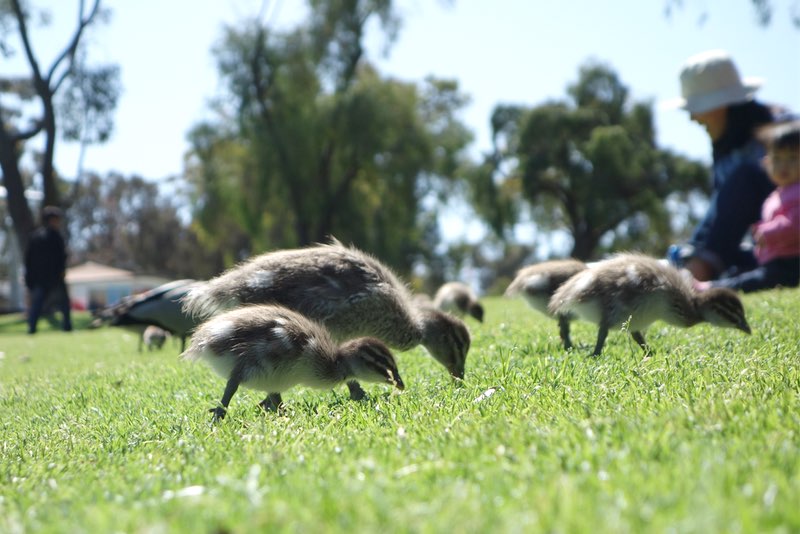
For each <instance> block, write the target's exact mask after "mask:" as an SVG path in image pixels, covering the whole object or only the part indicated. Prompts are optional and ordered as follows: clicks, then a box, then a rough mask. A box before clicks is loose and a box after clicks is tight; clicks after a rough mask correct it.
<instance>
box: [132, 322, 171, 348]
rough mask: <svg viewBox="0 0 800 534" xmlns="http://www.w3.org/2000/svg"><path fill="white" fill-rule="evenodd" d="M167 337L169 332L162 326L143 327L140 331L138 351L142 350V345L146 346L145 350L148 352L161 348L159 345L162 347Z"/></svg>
mask: <svg viewBox="0 0 800 534" xmlns="http://www.w3.org/2000/svg"><path fill="white" fill-rule="evenodd" d="M167 337H169V332H167V331H166V330H164V329H163V328H159V327H157V326H154V325H149V326H148V327H147V328H145V329H144V332H142V337H141V338H139V352H142V346H143V345H144V346H145V347H147V350H148V351H150V352H152V351H154V350H161V347H163V346H164V343H165V342H166V341H167Z"/></svg>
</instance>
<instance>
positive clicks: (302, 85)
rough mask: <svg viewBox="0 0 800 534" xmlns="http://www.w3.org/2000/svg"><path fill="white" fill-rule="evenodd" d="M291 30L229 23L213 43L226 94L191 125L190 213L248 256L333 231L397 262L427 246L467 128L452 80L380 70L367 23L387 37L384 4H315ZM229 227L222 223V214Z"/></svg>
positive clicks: (390, 14)
mask: <svg viewBox="0 0 800 534" xmlns="http://www.w3.org/2000/svg"><path fill="white" fill-rule="evenodd" d="M309 7H310V12H311V16H310V17H309V18H308V19H307V21H306V22H305V23H304V24H302V25H300V26H298V27H297V28H294V29H292V30H291V31H284V32H278V31H273V30H271V29H269V28H267V27H265V26H264V25H263V24H261V23H260V22H258V21H252V20H251V21H247V22H246V23H244V24H241V25H237V26H231V27H227V28H226V29H225V30H224V33H223V36H222V39H221V40H220V44H219V45H218V46H217V47H216V49H215V50H214V55H215V57H216V60H217V65H218V69H219V73H220V76H221V79H222V81H223V84H224V87H225V90H224V91H223V93H222V94H220V95H219V96H218V98H217V99H216V102H215V104H214V106H213V110H214V112H215V116H214V118H213V119H212V120H210V121H207V122H204V123H201V124H198V125H196V126H195V127H194V128H193V130H192V132H191V133H190V140H191V143H192V153H191V157H190V158H189V164H188V165H187V169H186V176H187V178H188V179H189V180H190V181H191V183H192V184H193V185H194V187H195V191H196V202H195V205H196V213H195V215H196V217H197V221H198V222H199V223H200V225H201V227H202V228H203V230H204V232H205V233H206V237H207V238H214V239H216V240H217V241H218V242H219V244H220V246H222V247H224V246H225V245H226V242H227V237H228V236H230V235H231V232H234V233H243V234H244V235H247V236H248V238H249V240H250V244H249V250H248V251H247V252H258V251H263V250H267V249H271V248H278V247H293V246H302V245H308V244H311V243H314V242H320V241H325V240H326V239H327V238H328V236H329V235H335V236H336V237H338V238H340V239H341V240H343V241H346V242H353V243H355V244H357V245H359V246H360V247H362V248H364V249H366V250H368V251H371V252H373V253H376V254H379V255H380V256H381V257H382V258H383V259H384V260H385V261H387V262H389V263H391V264H392V265H394V266H395V267H397V268H399V269H401V270H407V269H409V267H410V265H411V263H412V261H413V260H414V258H415V257H416V258H418V257H419V255H422V254H426V253H431V250H432V247H433V243H434V242H435V241H437V237H436V226H435V224H436V221H435V217H431V216H430V213H426V211H425V209H423V202H422V201H423V199H424V198H426V197H428V196H429V195H445V194H446V191H447V190H448V184H449V183H451V182H452V181H453V180H454V179H455V178H454V176H455V175H456V170H457V168H458V167H459V165H460V163H461V158H462V157H464V156H463V149H464V147H465V146H466V144H467V143H468V142H469V141H470V138H471V134H470V133H469V131H468V130H467V129H466V128H465V127H464V125H463V124H462V123H461V122H460V121H459V120H458V118H457V113H458V111H459V110H460V109H461V108H462V107H463V106H464V105H465V104H466V102H467V100H466V98H465V97H464V96H463V95H462V94H461V93H460V92H459V90H458V86H457V84H456V83H455V82H452V81H447V80H437V79H434V78H429V79H426V80H425V81H424V82H421V83H411V82H402V81H399V80H394V79H390V78H387V77H384V76H382V75H381V74H380V73H379V72H378V71H377V70H376V69H375V68H374V66H373V65H372V64H371V63H370V62H369V60H368V58H367V56H366V53H365V49H364V45H363V41H364V38H365V34H366V29H367V27H371V26H372V25H371V23H372V21H373V20H375V21H376V22H378V24H377V25H375V26H374V27H377V28H381V29H382V31H383V32H384V35H386V36H387V37H388V41H387V42H391V39H392V37H393V36H394V35H395V34H396V31H397V29H398V25H399V21H398V20H397V18H396V16H395V13H394V11H393V9H392V2H390V1H377V0H348V1H334V0H314V1H311V2H309ZM232 221H234V222H235V228H231V222H232Z"/></svg>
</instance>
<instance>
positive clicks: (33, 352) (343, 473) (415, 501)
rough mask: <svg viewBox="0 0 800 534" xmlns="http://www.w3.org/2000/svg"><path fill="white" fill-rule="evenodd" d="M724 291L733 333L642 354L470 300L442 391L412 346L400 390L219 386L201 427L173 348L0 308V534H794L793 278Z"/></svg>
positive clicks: (582, 330)
mask: <svg viewBox="0 0 800 534" xmlns="http://www.w3.org/2000/svg"><path fill="white" fill-rule="evenodd" d="M744 300H745V307H746V309H747V314H748V319H749V321H750V324H751V326H752V328H753V335H752V336H746V335H745V334H743V333H741V332H738V331H733V330H722V329H715V328H713V327H710V326H707V325H701V326H697V327H695V328H692V329H687V330H683V329H678V328H675V327H671V326H667V325H665V324H663V323H657V324H656V325H654V326H653V327H652V328H651V329H650V331H649V332H648V334H649V336H648V341H649V342H650V343H651V345H652V346H653V348H654V349H655V350H656V354H655V355H654V356H653V357H651V358H649V359H646V360H644V359H643V357H642V353H641V351H640V349H639V348H638V346H637V345H636V344H635V343H634V342H633V341H632V340H631V339H630V336H627V335H626V334H624V333H621V332H612V333H611V334H610V335H609V338H608V342H607V344H606V348H605V352H604V354H603V356H601V357H600V358H598V359H593V358H590V357H588V356H587V355H588V354H589V353H590V352H591V350H592V347H593V346H594V341H595V335H596V329H595V327H594V326H593V325H590V324H587V323H574V324H573V340H574V341H575V342H576V343H577V344H578V345H579V347H578V348H577V349H576V350H575V351H573V352H570V353H566V352H565V351H564V350H562V349H561V347H560V345H559V340H558V328H557V325H556V323H555V321H552V320H549V319H547V318H545V317H543V316H541V315H539V314H537V313H536V312H535V311H533V310H530V309H529V308H527V307H526V306H525V304H524V303H523V302H522V301H521V300H507V299H501V298H493V299H485V300H484V305H485V308H486V323H484V324H479V323H476V322H475V321H473V320H472V319H471V318H468V319H467V323H468V326H469V327H470V330H471V332H472V336H473V341H472V349H471V351H470V355H469V358H468V359H467V375H466V380H465V382H464V383H463V384H454V383H453V382H452V381H451V380H450V379H449V378H448V376H447V374H446V373H445V372H444V370H443V368H442V367H440V366H439V365H438V364H437V363H436V362H435V361H434V360H433V359H432V358H430V357H428V356H427V354H426V353H425V351H424V349H422V348H418V349H414V350H412V351H409V352H406V353H400V354H398V360H399V364H400V370H401V373H402V375H403V378H404V380H405V382H406V385H407V389H406V391H405V392H402V393H394V392H391V391H390V389H389V388H388V387H384V386H381V385H367V386H366V387H367V389H368V391H369V394H370V396H369V399H368V400H366V401H363V402H351V401H349V400H348V398H347V388H346V387H344V386H342V387H340V388H337V389H336V390H333V391H317V390H309V389H302V388H298V389H294V390H290V391H289V392H287V393H286V394H284V401H285V402H286V412H285V413H284V414H283V415H277V414H273V413H263V412H261V411H260V410H259V409H258V408H257V406H256V404H257V402H258V401H259V400H261V398H262V396H263V395H261V394H260V392H254V391H250V390H247V389H240V390H239V392H238V393H237V394H236V395H235V396H234V398H233V401H232V403H231V406H230V409H229V411H228V417H227V418H226V419H225V420H224V421H223V422H222V423H221V424H218V425H215V426H212V425H210V414H209V413H208V412H207V410H208V408H210V407H212V406H213V405H214V404H215V403H216V402H217V400H218V399H219V397H220V396H221V395H222V390H223V388H224V382H223V380H222V379H220V378H219V377H217V376H216V375H214V374H213V373H212V371H211V369H210V368H209V367H207V366H206V365H205V364H202V363H199V364H189V363H186V362H182V361H179V360H178V359H177V353H178V345H177V344H173V343H172V342H167V344H166V345H165V348H164V350H162V351H160V352H152V353H148V352H145V353H141V354H140V353H138V352H137V339H136V337H135V336H134V335H133V334H130V333H128V332H125V331H123V330H119V329H111V328H106V329H102V330H94V331H93V330H85V329H79V330H77V331H75V332H72V333H69V334H67V333H62V332H58V331H56V330H53V329H51V328H49V327H48V326H46V325H45V324H43V325H42V327H41V330H40V332H39V334H37V335H36V336H27V335H26V334H25V333H24V325H23V324H22V323H21V321H20V318H19V317H18V316H8V317H2V318H0V405H1V406H2V411H3V414H4V416H3V419H2V422H0V452H1V453H0V532H4V533H5V532H8V533H13V532H37V533H38V532H70V533H80V532H87V533H88V532H92V533H94V532H147V533H151V532H157V533H161V532H164V533H166V532H170V533H171V532H192V533H195V532H214V533H234V532H275V531H290V532H304V533H305V532H349V533H352V532H368V531H371V532H375V531H377V530H378V529H380V530H381V531H384V532H615V533H616V532H703V533H707V532H798V531H800V356H798V347H799V346H800V291H798V290H785V291H771V292H765V293H761V294H755V295H748V296H746V297H745V298H744ZM76 324H77V325H78V326H80V325H85V324H86V318H85V317H84V318H80V317H79V318H78V321H76Z"/></svg>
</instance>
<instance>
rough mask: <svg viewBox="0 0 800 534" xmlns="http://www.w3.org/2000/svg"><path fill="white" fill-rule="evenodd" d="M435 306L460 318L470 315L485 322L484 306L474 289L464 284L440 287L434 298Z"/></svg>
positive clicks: (453, 283)
mask: <svg viewBox="0 0 800 534" xmlns="http://www.w3.org/2000/svg"><path fill="white" fill-rule="evenodd" d="M433 306H434V307H435V308H437V309H439V310H442V311H444V312H448V313H452V314H453V315H456V316H459V317H463V316H464V315H465V314H467V313H468V314H470V315H471V316H472V317H474V318H475V319H477V320H478V321H480V322H481V323H482V322H483V306H481V303H480V302H478V297H476V296H475V293H473V292H472V289H470V287H469V286H468V285H467V284H464V283H462V282H448V283H446V284H444V285H443V286H442V287H440V288H439V290H438V291H436V295H434V297H433Z"/></svg>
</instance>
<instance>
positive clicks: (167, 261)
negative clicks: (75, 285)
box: [68, 173, 223, 278]
mask: <svg viewBox="0 0 800 534" xmlns="http://www.w3.org/2000/svg"><path fill="white" fill-rule="evenodd" d="M69 210H70V217H69V228H68V230H69V234H70V236H71V237H72V238H73V239H71V243H72V245H71V248H70V259H71V262H72V263H80V262H84V261H88V260H92V261H97V262H99V263H104V264H108V265H114V266H116V267H121V268H125V269H131V270H135V271H137V272H146V273H151V274H159V275H162V276H167V277H172V278H187V277H188V278H209V277H211V276H213V275H215V274H217V273H218V272H219V271H220V270H222V268H223V262H222V259H223V258H222V255H221V254H219V253H217V252H216V251H212V250H209V249H208V248H206V247H205V246H203V244H202V243H201V240H200V238H199V236H198V235H197V234H196V232H195V231H194V228H192V227H191V226H190V225H188V224H187V223H185V222H184V221H182V219H181V217H180V216H179V212H180V210H179V206H178V205H177V204H176V203H175V201H174V200H173V199H171V198H166V197H165V196H164V195H162V194H161V193H160V192H159V188H158V186H157V184H155V183H153V182H149V181H147V180H144V179H143V178H141V177H138V176H132V177H124V176H121V175H119V174H115V173H111V174H109V175H108V176H106V177H100V176H98V175H95V174H90V175H88V176H86V177H85V179H84V180H82V181H81V182H80V183H79V185H78V186H77V194H76V195H75V200H74V202H73V203H72V204H71V205H70V206H69Z"/></svg>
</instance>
